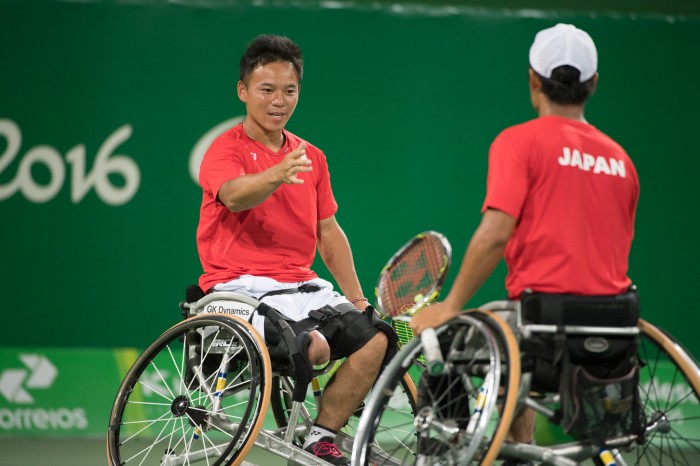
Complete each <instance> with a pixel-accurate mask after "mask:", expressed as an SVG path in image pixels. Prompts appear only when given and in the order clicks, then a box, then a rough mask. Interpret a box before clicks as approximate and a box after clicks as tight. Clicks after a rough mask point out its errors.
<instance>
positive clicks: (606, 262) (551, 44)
mask: <svg viewBox="0 0 700 466" xmlns="http://www.w3.org/2000/svg"><path fill="white" fill-rule="evenodd" d="M597 64H598V55H597V51H596V47H595V44H594V43H593V40H592V39H591V38H590V36H589V35H588V34H587V33H586V32H584V31H582V30H580V29H577V28H576V27H574V26H572V25H566V24H557V25H556V26H554V27H552V28H548V29H545V30H543V31H540V32H539V33H538V34H537V35H536V37H535V41H534V43H533V44H532V47H531V49H530V70H529V84H530V98H531V101H532V105H533V107H534V109H535V111H536V112H537V113H538V118H536V119H534V120H531V121H528V122H526V123H523V124H520V125H516V126H513V127H510V128H507V129H505V130H504V131H503V132H502V133H501V134H499V135H498V137H496V139H495V140H494V142H493V144H492V145H491V148H490V151H489V171H488V179H487V192H486V198H485V200H484V204H483V207H482V220H481V223H480V225H479V227H478V228H477V230H476V231H475V233H474V235H473V236H472V238H471V241H470V243H469V246H468V247H467V251H466V253H465V256H464V260H463V262H462V265H461V267H460V270H459V273H458V275H457V277H456V279H455V282H454V284H453V286H452V288H451V290H450V292H449V294H448V295H447V297H446V298H445V300H444V301H443V302H441V303H437V304H435V305H433V306H430V307H429V308H428V309H426V310H425V311H423V312H422V313H420V314H418V315H417V316H415V317H414V318H413V321H412V323H411V327H412V328H413V330H414V331H415V332H416V333H417V334H420V332H421V331H422V330H424V329H425V328H428V327H438V326H440V325H441V324H443V323H445V322H447V321H448V320H450V319H452V318H453V317H456V316H457V315H459V314H460V312H462V308H463V307H464V306H465V305H466V304H467V302H468V301H469V300H470V299H471V298H472V297H473V295H474V294H475V293H476V291H477V290H478V289H479V287H480V286H481V285H482V284H483V282H484V281H485V280H486V279H487V278H488V277H489V276H490V275H491V273H492V272H493V270H494V269H495V267H496V266H497V265H498V263H499V261H500V259H501V257H504V259H505V262H506V265H507V266H508V274H507V277H506V289H507V291H508V297H509V298H510V299H514V300H517V299H520V297H521V295H522V293H523V291H525V290H528V291H532V292H540V293H571V294H575V295H581V296H593V295H596V296H600V295H604V296H611V295H618V294H622V293H624V292H625V291H627V289H628V288H629V286H630V285H631V281H630V279H629V277H628V276H627V270H628V256H629V252H630V248H631V243H632V237H633V233H634V217H635V211H636V207H637V201H638V197H639V180H638V178H637V172H636V170H635V168H634V165H633V164H632V161H631V160H630V158H629V157H628V155H627V153H626V152H625V151H624V149H623V148H622V147H620V145H619V144H617V143H616V142H615V141H613V140H612V139H611V138H609V137H608V136H606V135H605V134H603V133H602V132H601V131H599V130H598V129H597V128H595V127H594V126H592V125H591V124H590V123H588V122H587V121H586V119H585V118H584V106H585V103H586V101H587V99H588V97H589V96H590V95H591V94H593V92H594V90H595V87H596V85H597V83H598V73H597ZM533 429H534V414H532V413H527V414H525V415H524V416H523V417H521V418H519V419H517V420H516V422H514V426H513V428H512V429H511V435H513V437H514V438H515V439H516V440H518V441H529V440H530V439H531V436H532V432H533ZM504 464H515V463H504Z"/></svg>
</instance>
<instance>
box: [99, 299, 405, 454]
mask: <svg viewBox="0 0 700 466" xmlns="http://www.w3.org/2000/svg"><path fill="white" fill-rule="evenodd" d="M181 306H182V307H183V309H184V310H186V313H187V315H186V319H185V320H183V321H182V322H179V323H177V324H175V325H174V326H172V327H171V328H170V329H168V330H166V331H165V332H164V333H163V334H162V335H161V336H160V337H159V338H158V339H157V340H156V341H155V342H154V343H152V344H151V345H150V346H149V347H148V348H146V350H145V351H144V352H143V353H142V354H141V356H140V357H139V358H138V359H137V360H136V361H135V363H134V365H133V366H132V367H131V369H130V370H129V372H128V373H127V374H126V376H125V378H124V380H123V382H122V385H121V387H120V389H119V391H118V393H117V396H116V399H115V402H114V405H113V408H112V413H111V415H110V426H109V431H108V435H107V454H108V458H109V461H110V463H109V464H110V465H111V466H116V465H122V464H126V465H128V464H138V465H143V466H147V465H148V466H150V465H153V466H155V465H162V466H179V465H189V464H194V463H195V462H201V464H206V465H210V464H216V465H239V464H250V463H247V462H245V461H244V460H245V457H246V455H247V454H248V453H249V452H250V450H251V448H252V447H253V446H254V445H255V446H257V447H259V448H261V449H263V450H266V451H268V452H270V453H272V454H274V455H276V456H279V457H281V458H283V459H286V460H287V461H289V462H295V463H297V464H302V465H314V466H316V465H319V464H322V463H325V462H323V461H322V460H320V459H319V458H318V457H316V456H314V455H313V454H311V453H309V452H307V451H305V450H304V449H303V448H302V446H301V439H303V437H304V436H305V435H307V434H308V432H309V430H310V427H311V424H312V423H313V421H314V419H315V413H314V412H313V409H316V410H318V408H319V407H320V398H321V395H320V390H321V388H322V387H321V384H322V380H323V379H324V378H325V379H327V378H329V377H330V375H331V374H332V372H333V371H334V370H335V368H336V367H337V366H338V365H339V363H340V361H338V360H336V361H330V362H329V363H327V364H326V365H325V366H323V367H317V368H315V370H314V376H315V377H314V380H313V381H312V383H311V387H312V390H313V395H312V396H307V398H306V400H304V401H293V400H292V399H291V395H290V394H291V392H292V391H293V388H294V384H295V379H294V377H293V376H292V375H289V374H285V373H282V372H280V371H277V370H274V369H273V363H272V361H271V360H270V356H269V354H268V351H267V347H266V344H265V342H264V341H263V339H262V337H261V336H260V334H259V333H258V332H257V331H256V330H255V329H254V328H253V327H252V325H251V324H250V323H249V322H248V319H249V318H250V317H251V316H252V314H253V312H255V310H256V309H257V308H258V307H259V306H260V301H258V300H256V299H254V298H251V297H248V296H244V295H241V294H238V293H234V292H228V291H215V292H212V293H210V294H208V295H206V296H204V297H202V298H201V299H199V300H198V301H196V302H194V303H183V304H181ZM212 361H213V362H212ZM283 371H284V369H283ZM171 378H172V379H173V381H171ZM407 383H408V384H410V386H409V385H406V386H405V387H404V388H405V390H404V391H403V392H401V393H397V397H399V398H400V397H402V396H403V397H406V400H407V402H408V404H409V405H411V406H410V412H407V413H404V414H405V415H406V416H410V417H411V418H412V417H413V415H414V407H415V386H412V380H411V381H409V382H407ZM275 385H276V387H275ZM166 386H167V387H166ZM277 389H278V390H277ZM147 393H148V394H150V398H148V399H147V397H146V394H147ZM153 399H154V400H155V401H151V400H153ZM269 407H270V408H271V409H270V410H271V411H272V412H273V414H274V415H275V423H276V424H277V428H274V429H266V428H264V426H263V421H264V420H265V418H266V416H267V414H268V408H269ZM317 412H318V411H316V413H317ZM361 412H362V406H361V407H360V408H359V409H358V411H357V412H356V416H355V417H356V418H357V419H356V420H353V417H351V420H350V421H351V422H349V423H348V425H347V426H346V428H345V431H341V432H339V433H338V436H337V437H336V443H337V444H338V446H339V448H340V449H341V451H344V452H346V453H349V452H350V451H351V449H352V444H353V441H354V438H353V436H352V434H353V433H354V432H353V428H354V424H356V422H357V420H359V416H360V414H361ZM281 424H283V425H281ZM351 424H352V425H351ZM377 454H379V455H381V451H380V450H379V451H378V452H377ZM197 464H199V463H197Z"/></svg>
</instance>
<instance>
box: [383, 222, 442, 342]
mask: <svg viewBox="0 0 700 466" xmlns="http://www.w3.org/2000/svg"><path fill="white" fill-rule="evenodd" d="M451 262H452V246H450V243H449V241H447V238H445V236H443V235H442V234H441V233H438V232H436V231H425V232H423V233H420V234H418V235H416V236H415V237H413V238H412V239H411V240H410V241H409V242H408V243H406V244H405V245H404V246H403V247H402V248H401V249H399V250H398V251H397V252H396V254H394V255H393V256H392V257H391V259H389V262H387V264H386V265H385V266H384V268H383V269H382V271H381V273H380V274H379V279H378V280H377V286H376V288H375V290H374V291H375V295H376V297H377V309H378V311H379V312H380V313H381V314H382V315H383V316H384V317H388V318H391V319H392V325H393V327H394V329H395V330H396V333H397V334H398V336H399V346H403V345H404V344H405V343H406V342H408V341H409V340H411V339H412V338H413V331H412V330H411V328H410V327H409V326H408V321H409V320H410V317H411V316H413V314H415V313H416V312H419V311H420V310H421V309H422V308H423V307H425V306H426V305H428V304H430V303H431V302H433V301H435V300H436V299H437V298H438V296H439V294H440V289H441V288H442V285H443V283H444V282H445V278H446V277H447V272H448V270H449V268H450V263H451Z"/></svg>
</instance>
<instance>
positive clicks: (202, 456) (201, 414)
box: [107, 314, 271, 466]
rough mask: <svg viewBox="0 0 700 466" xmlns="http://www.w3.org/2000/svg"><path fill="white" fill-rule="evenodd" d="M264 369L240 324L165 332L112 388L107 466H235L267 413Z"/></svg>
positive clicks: (211, 318)
mask: <svg viewBox="0 0 700 466" xmlns="http://www.w3.org/2000/svg"><path fill="white" fill-rule="evenodd" d="M270 368H271V364H270V358H269V355H268V353H267V348H266V346H265V344H264V342H263V341H262V339H261V338H260V336H259V334H258V333H257V332H256V331H255V330H254V329H253V328H252V327H251V326H250V324H248V323H247V322H245V321H243V320H241V319H238V318H236V317H232V316H229V315H225V314H205V315H199V316H196V317H192V318H189V319H187V320H185V321H183V322H181V323H179V324H177V325H175V326H173V327H172V328H170V329H169V330H167V331H166V332H165V333H163V334H162V335H161V336H160V337H159V338H158V339H157V340H156V341H155V342H154V343H153V344H151V345H150V346H149V347H148V348H147V349H146V350H145V351H144V352H143V354H141V356H140V357H139V358H138V359H137V360H136V362H135V363H134V365H133V366H132V368H131V369H130V370H129V372H128V373H127V375H126V377H125V378H124V381H123V382H122V385H121V387H120V388H119V391H118V393H117V396H116V399H115V401H114V406H113V408H112V413H111V415H110V422H109V431H108V435H107V454H108V457H109V464H110V465H112V466H117V465H139V466H156V465H158V466H168V465H182V464H187V465H189V464H206V465H238V464H240V463H241V462H242V461H243V458H244V457H245V455H246V453H247V452H248V450H249V449H250V448H251V447H252V446H253V444H254V441H255V437H256V436H257V434H258V433H259V432H260V429H261V427H262V422H263V419H264V417H265V412H266V411H267V404H268V401H269V397H270V386H271V382H270V380H271V379H270V377H271V372H270Z"/></svg>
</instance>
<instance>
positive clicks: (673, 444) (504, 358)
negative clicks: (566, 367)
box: [352, 301, 700, 466]
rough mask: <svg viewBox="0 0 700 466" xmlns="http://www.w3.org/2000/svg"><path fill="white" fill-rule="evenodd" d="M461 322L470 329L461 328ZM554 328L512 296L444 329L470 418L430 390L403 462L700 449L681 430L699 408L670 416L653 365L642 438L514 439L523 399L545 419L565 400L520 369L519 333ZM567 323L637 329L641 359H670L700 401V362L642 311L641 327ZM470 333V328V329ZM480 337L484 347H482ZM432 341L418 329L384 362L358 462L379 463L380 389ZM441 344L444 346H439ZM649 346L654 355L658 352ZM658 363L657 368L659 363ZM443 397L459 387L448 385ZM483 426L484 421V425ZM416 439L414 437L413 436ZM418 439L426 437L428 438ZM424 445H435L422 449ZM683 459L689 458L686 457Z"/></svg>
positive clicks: (601, 331) (697, 420)
mask: <svg viewBox="0 0 700 466" xmlns="http://www.w3.org/2000/svg"><path fill="white" fill-rule="evenodd" d="M460 328H463V329H466V330H463V331H460V330H459V329H460ZM557 330H558V329H557V326H555V325H540V324H524V323H523V322H522V316H521V312H520V303H519V302H514V301H492V302H489V303H487V304H485V305H483V306H481V307H480V308H479V309H478V310H475V311H474V312H466V313H464V314H463V315H461V316H460V317H458V318H456V319H454V320H452V321H450V322H448V323H447V324H446V325H444V326H442V327H441V328H439V329H437V334H438V337H440V336H444V337H445V338H446V339H447V340H448V341H450V339H451V342H450V343H449V349H445V345H444V344H443V345H442V349H441V350H440V353H441V354H440V355H439V356H438V357H442V358H443V361H442V367H443V373H444V374H450V377H452V378H451V379H448V380H450V382H449V383H450V384H453V385H455V386H457V388H458V389H459V390H464V392H465V396H464V397H463V398H461V399H459V400H457V398H456V397H457V395H454V396H455V400H456V401H455V403H454V405H455V406H456V405H457V404H458V402H459V403H466V404H467V405H468V408H469V413H470V414H468V416H469V418H468V419H461V420H460V418H459V416H460V414H452V413H451V411H450V409H452V408H449V409H448V408H445V406H442V405H445V404H447V403H444V402H441V401H440V400H438V395H437V394H435V395H432V394H429V395H428V398H429V399H431V400H432V401H430V402H428V403H427V405H426V406H423V405H422V404H419V416H418V417H417V418H416V420H415V422H414V425H413V426H406V429H409V430H410V435H407V436H406V437H404V439H403V440H404V444H406V445H409V448H408V449H409V450H412V454H411V455H409V454H405V453H404V450H405V448H402V449H397V450H396V451H395V453H396V454H395V459H396V463H398V464H406V465H408V464H411V465H428V464H430V465H443V464H444V465H448V464H449V465H476V464H483V465H488V464H493V462H494V461H496V460H497V459H498V458H501V457H503V456H508V457H514V458H518V459H520V460H523V461H528V460H532V461H536V462H541V463H542V464H548V465H554V466H573V465H576V464H580V462H581V461H585V460H588V459H592V458H594V457H595V456H596V455H597V454H598V453H599V451H600V449H601V448H604V449H605V450H607V451H608V452H609V453H610V455H611V456H612V457H613V458H614V460H615V461H616V464H617V465H618V466H623V465H627V464H628V463H627V461H626V459H625V456H623V454H622V453H623V452H624V453H625V454H630V453H631V454H637V455H638V457H639V458H642V459H644V461H645V462H644V463H643V464H666V463H664V462H663V461H664V458H669V457H670V458H673V457H672V456H670V455H672V454H673V453H672V450H674V449H677V447H679V446H680V445H679V444H680V443H683V442H685V446H687V447H689V448H690V449H691V450H695V451H700V440H693V439H692V438H691V439H687V438H683V437H682V436H681V435H678V434H677V429H678V428H679V427H682V426H683V422H686V423H692V426H694V427H695V428H696V431H697V432H700V412H698V415H697V416H693V417H691V418H688V419H687V420H685V421H684V420H683V419H678V418H676V417H673V416H672V415H671V413H670V410H672V409H673V408H674V406H673V405H671V404H670V403H669V404H668V406H666V405H664V404H663V403H662V402H663V401H664V400H656V399H654V397H661V396H662V394H661V390H660V389H659V390H657V387H656V386H655V385H656V383H657V382H656V380H655V379H654V374H653V373H652V374H650V377H651V379H650V381H649V382H648V383H649V384H650V387H649V388H647V389H644V388H643V387H642V386H641V385H640V387H639V389H640V390H641V391H643V392H644V393H642V395H643V396H644V397H646V398H647V400H646V401H645V402H644V409H645V411H646V414H647V423H646V425H645V427H644V428H645V438H646V441H645V444H644V445H635V442H636V440H637V437H636V436H634V435H618V436H615V437H613V438H608V439H606V441H605V444H604V445H595V444H593V443H592V442H590V441H576V440H573V441H566V442H563V443H558V444H553V445H533V444H524V443H516V442H510V441H507V440H506V435H507V433H508V430H509V427H510V423H511V421H512V419H513V417H514V416H515V414H516V413H517V412H518V411H519V410H520V409H522V408H524V407H528V408H531V409H533V410H535V411H536V412H538V413H539V414H541V415H543V416H544V417H545V418H546V419H548V420H551V419H553V418H555V408H556V405H558V404H559V402H560V401H561V398H560V395H559V394H558V393H546V394H542V395H543V396H536V395H535V394H531V391H530V387H531V377H532V374H530V373H521V368H520V359H521V356H522V355H521V353H520V350H519V341H520V340H521V339H522V338H525V337H529V336H532V335H535V334H553V333H555V332H557ZM564 331H565V332H566V333H567V334H576V335H608V336H613V335H615V336H617V335H621V336H634V335H638V336H639V337H640V339H641V340H642V345H643V348H644V351H647V350H648V351H649V353H650V354H649V355H648V356H645V355H642V354H641V347H640V352H639V353H638V355H639V356H640V358H644V361H643V363H644V364H647V366H648V367H647V368H648V370H649V371H650V372H651V371H652V367H651V365H652V364H653V363H654V355H655V356H656V358H661V359H663V362H664V363H667V364H668V366H669V367H672V368H673V369H674V370H675V372H674V374H673V375H674V381H675V382H678V383H679V385H678V389H679V391H680V394H681V395H682V396H684V397H687V398H690V399H692V400H694V402H695V404H700V368H699V367H698V364H697V363H696V362H695V360H694V359H693V357H692V356H691V355H690V354H689V353H688V352H687V351H685V350H684V349H683V347H682V346H681V345H680V344H679V343H678V342H677V341H675V340H674V339H673V337H671V336H670V335H668V334H667V333H665V332H663V331H661V330H659V329H658V328H656V327H655V326H653V325H651V324H650V323H648V322H646V321H644V320H641V319H640V321H639V324H638V326H636V327H597V326H595V327H594V326H590V327H589V326H565V327H564ZM465 335H471V336H470V337H469V338H465ZM475 336H476V337H475ZM488 340H496V341H497V344H496V347H495V350H494V349H493V348H494V345H493V344H492V343H491V344H486V342H488ZM460 345H461V346H460ZM474 345H479V347H476V348H475V347H474ZM434 347H436V343H435V342H426V341H423V339H419V338H414V339H413V340H411V341H410V342H409V343H407V344H406V345H405V346H404V347H403V348H402V350H401V351H400V352H399V354H398V355H397V356H396V358H395V359H394V361H392V363H391V364H390V365H389V366H388V367H387V369H386V370H385V371H384V373H383V374H382V376H381V377H380V379H379V381H378V383H377V387H376V388H377V389H376V390H375V391H374V394H373V396H372V397H371V399H370V401H369V402H368V406H367V408H366V409H365V412H364V413H363V416H362V418H361V420H360V425H359V428H358V435H357V437H356V443H355V445H354V448H353V455H352V465H353V466H366V465H368V464H378V465H381V464H382V463H372V462H370V461H369V459H368V457H367V456H366V454H365V451H366V448H367V445H369V444H371V442H372V441H373V439H374V432H373V426H374V425H375V422H376V420H377V419H378V418H381V416H382V414H383V408H382V406H383V404H384V403H385V402H386V400H385V399H383V398H382V396H381V393H382V392H383V391H391V389H392V386H393V384H395V381H396V379H397V377H398V375H400V374H402V373H408V372H410V371H411V370H413V368H414V367H415V366H416V365H420V364H417V360H418V358H419V356H421V355H426V354H428V353H430V352H431V351H430V350H429V351H423V350H424V349H425V348H428V349H430V348H434ZM437 347H438V348H440V345H438V346H437ZM489 348H491V349H489ZM652 352H654V354H651V353H652ZM480 353H481V354H480ZM430 363H431V361H427V364H423V365H424V366H427V367H430ZM655 370H656V369H655V368H654V369H653V371H655ZM465 373H466V374H467V375H465ZM485 373H492V374H494V377H493V378H496V379H499V380H500V382H501V383H500V384H499V386H501V387H502V388H501V390H500V393H499V391H498V390H495V389H494V385H493V383H492V381H489V380H488V377H486V376H485V375H484V374H485ZM676 379H677V380H676ZM503 387H505V388H503ZM419 388H420V384H419ZM459 390H454V391H455V392H458V391H459ZM420 392H421V390H419V398H420ZM467 393H468V396H467ZM681 395H679V396H681ZM440 396H443V397H446V396H453V395H450V394H449V393H448V395H445V394H443V395H440ZM657 402H658V403H657ZM441 404H442V405H441ZM467 421H468V423H467ZM474 426H477V427H474ZM478 426H483V428H481V429H479V428H478ZM411 438H415V439H416V440H414V441H413V443H411V441H412V440H411ZM420 442H423V446H422V447H421V446H420V445H421V443H420ZM652 442H658V443H661V444H662V446H661V447H660V448H657V446H658V445H657V444H654V443H652ZM663 442H668V443H663ZM425 445H428V446H429V448H426V447H425ZM435 445H437V446H435ZM425 451H427V452H428V453H424V452H425ZM680 454H682V453H680ZM647 455H650V456H649V458H651V459H648V458H647ZM652 455H653V456H652ZM666 455H669V456H666ZM601 464H602V462H601ZM635 464H637V463H635ZM673 464H676V463H675V462H674V463H673ZM681 464H688V463H683V462H681Z"/></svg>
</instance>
